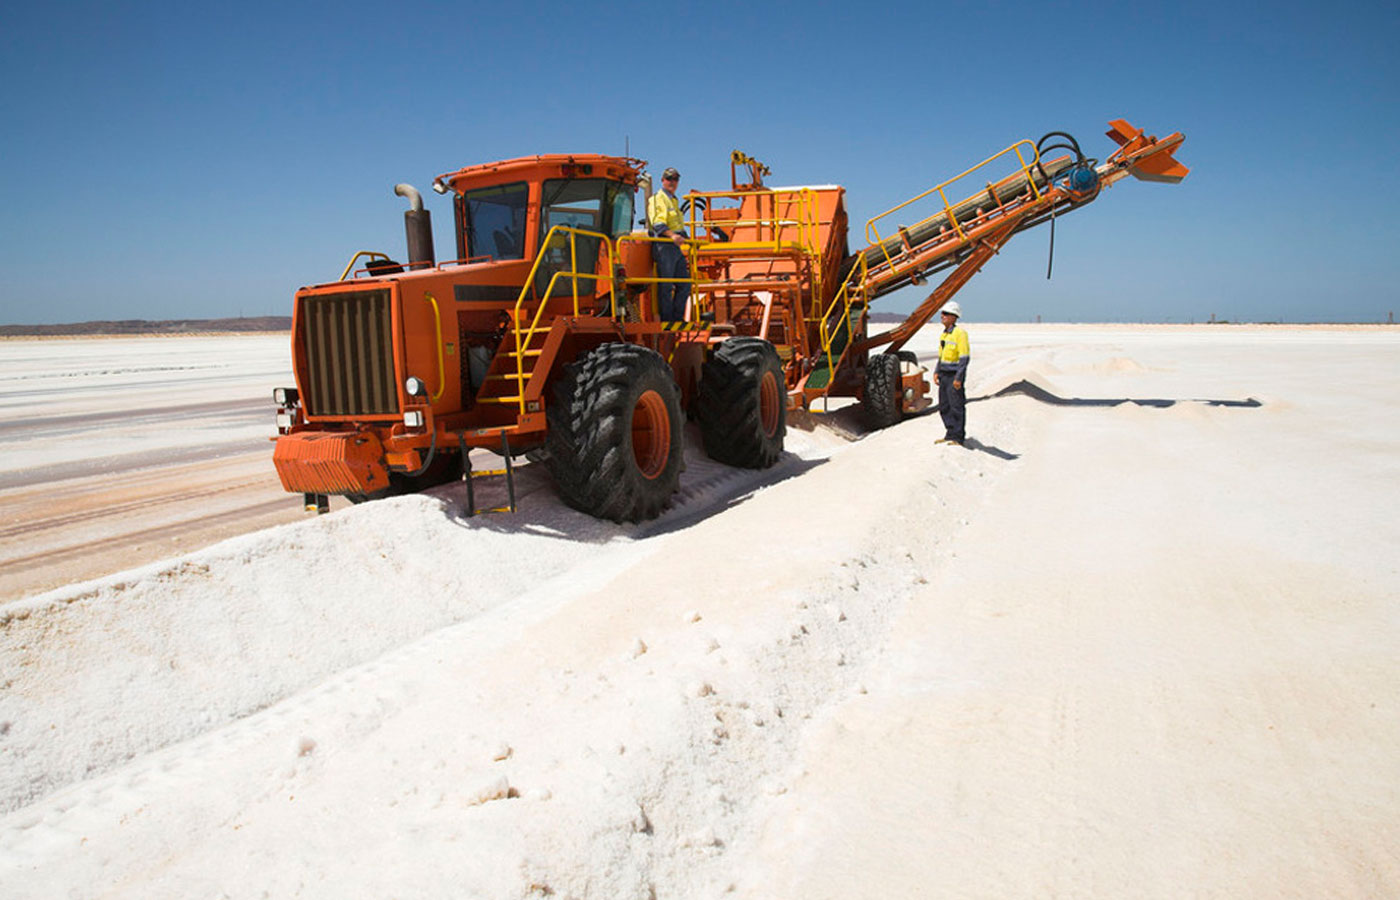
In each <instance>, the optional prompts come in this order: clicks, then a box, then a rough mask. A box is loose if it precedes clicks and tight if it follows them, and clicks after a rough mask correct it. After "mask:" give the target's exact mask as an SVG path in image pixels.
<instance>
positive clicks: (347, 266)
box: [336, 250, 389, 281]
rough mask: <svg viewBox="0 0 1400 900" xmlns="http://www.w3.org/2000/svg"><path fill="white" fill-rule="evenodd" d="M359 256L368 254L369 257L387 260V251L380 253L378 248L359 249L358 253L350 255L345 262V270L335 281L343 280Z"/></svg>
mask: <svg viewBox="0 0 1400 900" xmlns="http://www.w3.org/2000/svg"><path fill="white" fill-rule="evenodd" d="M361 256H368V257H369V258H370V259H385V260H387V259H388V258H389V255H388V254H387V253H380V252H379V251H378V250H361V251H360V252H359V253H356V254H355V255H354V256H352V257H350V261H349V262H348V263H346V264H345V271H344V272H341V273H340V277H339V278H337V279H336V281H344V280H345V278H346V276H348V275H349V274H350V270H351V269H353V268H355V263H357V262H359V260H360V257H361Z"/></svg>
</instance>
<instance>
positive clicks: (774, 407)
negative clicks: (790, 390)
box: [758, 372, 783, 437]
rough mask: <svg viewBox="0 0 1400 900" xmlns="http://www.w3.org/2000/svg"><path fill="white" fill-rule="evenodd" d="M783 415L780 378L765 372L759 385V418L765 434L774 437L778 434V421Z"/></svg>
mask: <svg viewBox="0 0 1400 900" xmlns="http://www.w3.org/2000/svg"><path fill="white" fill-rule="evenodd" d="M782 414H783V399H782V394H781V393H780V392H779V391H778V378H777V376H776V375H774V374H773V373H772V372H764V373H763V380H762V381H760V382H759V383H758V418H759V421H760V422H761V423H762V425H763V434H764V435H765V436H767V437H772V436H773V435H775V434H777V433H778V419H779V418H781V417H782Z"/></svg>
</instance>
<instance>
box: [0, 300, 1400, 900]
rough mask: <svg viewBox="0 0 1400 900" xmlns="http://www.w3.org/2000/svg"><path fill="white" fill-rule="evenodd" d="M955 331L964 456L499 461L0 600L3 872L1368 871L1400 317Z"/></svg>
mask: <svg viewBox="0 0 1400 900" xmlns="http://www.w3.org/2000/svg"><path fill="white" fill-rule="evenodd" d="M969 329H970V331H971V334H972V339H973V351H974V359H973V368H972V375H971V378H970V383H969V395H970V396H971V397H972V398H973V402H972V403H971V404H970V406H969V416H970V425H969V434H970V436H971V437H972V440H971V441H969V446H968V448H957V447H949V446H942V445H934V443H933V440H934V439H935V438H936V437H938V436H941V433H942V429H941V425H940V423H939V422H938V421H937V417H936V416H925V417H920V418H914V419H910V420H907V421H905V422H903V423H901V424H900V425H899V426H897V427H894V428H891V429H887V430H885V431H883V432H878V433H874V434H869V435H863V436H861V435H860V433H859V429H858V428H857V427H855V426H854V419H853V417H851V416H850V415H849V411H843V412H840V413H837V414H835V416H834V417H833V420H832V422H831V424H830V425H829V426H819V427H817V428H816V429H815V430H813V431H810V432H804V431H797V430H793V431H790V433H789V438H790V440H789V450H790V453H789V454H788V455H787V456H786V457H785V458H784V460H783V461H782V462H781V463H780V464H779V466H778V467H776V468H775V469H774V470H772V471H769V472H765V473H748V472H737V471H735V470H730V469H727V468H726V467H722V466H717V465H715V464H713V463H710V462H709V461H707V460H705V459H704V458H703V454H701V453H700V452H699V450H698V449H696V448H695V447H694V446H693V444H692V446H691V447H690V448H689V449H688V457H687V459H688V462H689V464H690V467H689V469H688V470H687V472H686V476H685V481H684V482H683V485H684V488H685V489H684V491H683V495H682V496H681V497H680V498H678V503H677V504H676V506H675V507H674V508H673V509H671V510H670V511H669V512H667V513H666V514H665V515H664V516H663V517H662V518H661V519H659V520H657V521H655V522H652V523H647V524H645V525H641V526H625V527H624V526H616V525H612V524H611V523H598V522H595V521H593V520H590V519H587V518H586V517H583V516H580V515H577V514H575V513H573V512H572V511H570V510H568V509H566V508H565V507H563V506H562V505H560V504H559V503H558V502H557V501H556V500H555V499H554V498H553V495H552V493H551V492H550V489H549V485H548V482H547V479H546V478H544V477H543V476H542V474H541V473H539V472H534V471H531V468H532V467H530V468H527V469H526V470H525V471H524V472H523V473H522V481H523V483H524V489H525V492H526V497H525V499H524V507H523V511H522V513H521V515H519V516H515V517H504V516H497V517H477V518H471V519H468V518H465V517H464V516H463V513H462V504H463V502H464V498H463V497H462V496H461V493H460V489H459V488H458V487H456V486H448V487H445V488H443V489H439V490H438V491H435V492H433V493H431V494H428V495H422V496H416V497H406V498H397V499H394V500H387V501H382V502H380V503H375V504H369V505H365V506H361V507H355V508H347V509H344V510H340V511H337V512H335V513H333V514H332V515H330V516H326V517H322V518H320V519H309V520H305V521H300V522H296V523H292V524H287V525H282V526H279V527H277V528H274V529H270V530H264V531H259V532H256V533H252V534H247V535H244V536H241V537H237V538H234V539H232V540H229V541H225V542H222V543H219V544H215V545H214V546H211V547H208V548H205V549H201V550H197V551H195V552H190V553H185V554H183V555H180V556H177V557H172V558H169V559H165V560H161V561H158V562H155V563H153V564H150V565H146V566H143V567H141V568H137V569H130V570H127V571H123V572H120V573H117V574H114V575H110V576H106V577H103V578H99V579H96V580H93V581H88V582H84V583H81V584H77V585H71V586H67V587H62V588H59V589H57V590H53V591H49V592H47V593H41V594H36V595H32V596H27V597H24V598H22V599H18V600H15V601H13V602H10V603H8V604H5V605H3V606H0V672H3V681H0V688H3V689H2V690H0V808H3V809H4V810H6V812H5V813H4V815H3V816H2V817H0V895H2V896H5V897H53V896H74V897H142V898H149V897H189V896H210V897H233V898H241V897H262V896H277V897H283V896H287V897H384V896H481V897H505V898H513V897H519V898H526V897H544V896H557V897H599V898H604V897H606V898H614V897H638V898H646V897H697V898H698V897H715V896H723V895H733V896H742V897H754V898H768V897H793V898H797V897H802V898H812V897H832V898H837V897H842V898H845V897H872V898H873V897H903V896H943V895H969V894H970V895H981V896H1043V895H1046V894H1080V895H1082V894H1089V895H1102V896H1125V895H1128V896H1161V897H1168V896H1173V897H1174V896H1181V895H1199V894H1207V895H1219V896H1240V895H1251V896H1258V895H1295V896H1318V895H1322V896H1335V895H1345V896H1392V895H1394V894H1396V893H1397V892H1398V891H1400V851H1397V849H1396V848H1397V847H1400V750H1397V748H1400V716H1397V714H1396V713H1397V704H1398V703H1400V689H1397V685H1400V679H1397V674H1400V671H1397V669H1398V668H1400V664H1397V662H1396V657H1395V653H1394V647H1395V646H1396V643H1397V638H1400V633H1397V632H1400V615H1398V614H1397V606H1396V604H1397V602H1400V600H1398V599H1397V598H1400V571H1397V563H1396V562H1395V561H1394V560H1395V555H1394V552H1393V548H1394V547H1395V546H1396V545H1397V543H1398V542H1400V525H1397V519H1396V517H1395V516H1394V514H1393V509H1394V508H1395V503H1396V500H1397V499H1398V498H1397V494H1398V493H1400V477H1397V476H1400V471H1397V470H1398V469H1400V454H1397V453H1396V450H1397V443H1398V442H1400V425H1398V424H1397V423H1400V417H1398V416H1397V415H1396V412H1397V409H1396V407H1397V404H1400V401H1397V400H1396V399H1395V392H1394V390H1393V386H1394V385H1395V384H1396V383H1397V382H1398V381H1400V353H1397V350H1400V332H1396V331H1395V330H1394V329H1350V330H1343V329H1274V328H1244V327H1230V328H1185V327H1183V328H1130V327H1109V326H1106V327H1067V326H993V325H980V324H978V323H975V322H972V323H969ZM935 346H936V334H935V333H933V332H930V331H926V332H924V333H922V334H920V335H919V336H918V338H917V339H916V341H915V343H914V345H913V346H912V348H913V349H916V350H918V351H919V352H920V353H921V355H922V356H923V357H924V358H927V357H928V356H929V355H930V353H931V351H932V348H933V347H935ZM83 380H84V379H82V378H80V379H79V380H78V381H77V382H74V386H75V387H77V388H78V389H79V390H78V393H82V392H84V391H86V390H89V388H85V387H83V386H82V381H83ZM139 389H144V388H139ZM851 437H859V439H858V440H850V439H849V438H851ZM133 440H136V439H135V438H133ZM119 446H123V445H119Z"/></svg>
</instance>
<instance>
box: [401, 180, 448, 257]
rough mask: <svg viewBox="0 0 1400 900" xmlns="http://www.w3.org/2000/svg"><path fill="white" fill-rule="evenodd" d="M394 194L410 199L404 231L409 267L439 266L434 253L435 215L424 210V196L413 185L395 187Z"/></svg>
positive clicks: (404, 217)
mask: <svg viewBox="0 0 1400 900" xmlns="http://www.w3.org/2000/svg"><path fill="white" fill-rule="evenodd" d="M394 193H395V194H398V195H399V196H400V197H406V198H408V204H409V208H408V209H406V210H404V214H403V230H404V234H405V235H407V236H408V267H409V268H410V269H430V268H432V267H433V266H435V265H437V256H436V254H435V253H434V251H433V214H432V213H431V212H429V211H428V210H426V209H424V208H423V195H422V194H420V193H418V189H417V188H415V187H414V186H413V185H411V184H396V185H394Z"/></svg>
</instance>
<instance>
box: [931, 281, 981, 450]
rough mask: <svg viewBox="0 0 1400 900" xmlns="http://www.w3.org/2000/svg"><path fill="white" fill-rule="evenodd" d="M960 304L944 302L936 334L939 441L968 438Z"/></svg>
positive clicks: (967, 353) (965, 348)
mask: <svg viewBox="0 0 1400 900" xmlns="http://www.w3.org/2000/svg"><path fill="white" fill-rule="evenodd" d="M961 316H962V307H961V306H958V304H957V301H955V300H954V301H949V302H948V303H945V304H944V305H943V334H941V335H939V338H938V367H937V368H935V369H934V371H933V380H934V381H936V382H937V383H938V412H939V414H940V415H942V416H943V429H944V431H945V432H947V433H946V434H944V435H943V439H942V440H940V441H938V442H937V443H940V444H961V443H962V442H963V441H964V440H966V438H967V434H966V431H965V429H966V426H967V391H965V390H964V389H963V385H964V384H966V383H967V364H968V363H969V362H971V360H972V352H971V351H970V350H969V349H968V343H967V332H966V331H964V330H963V328H962V327H961V326H959V325H958V319H959V318H960V317H961Z"/></svg>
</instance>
